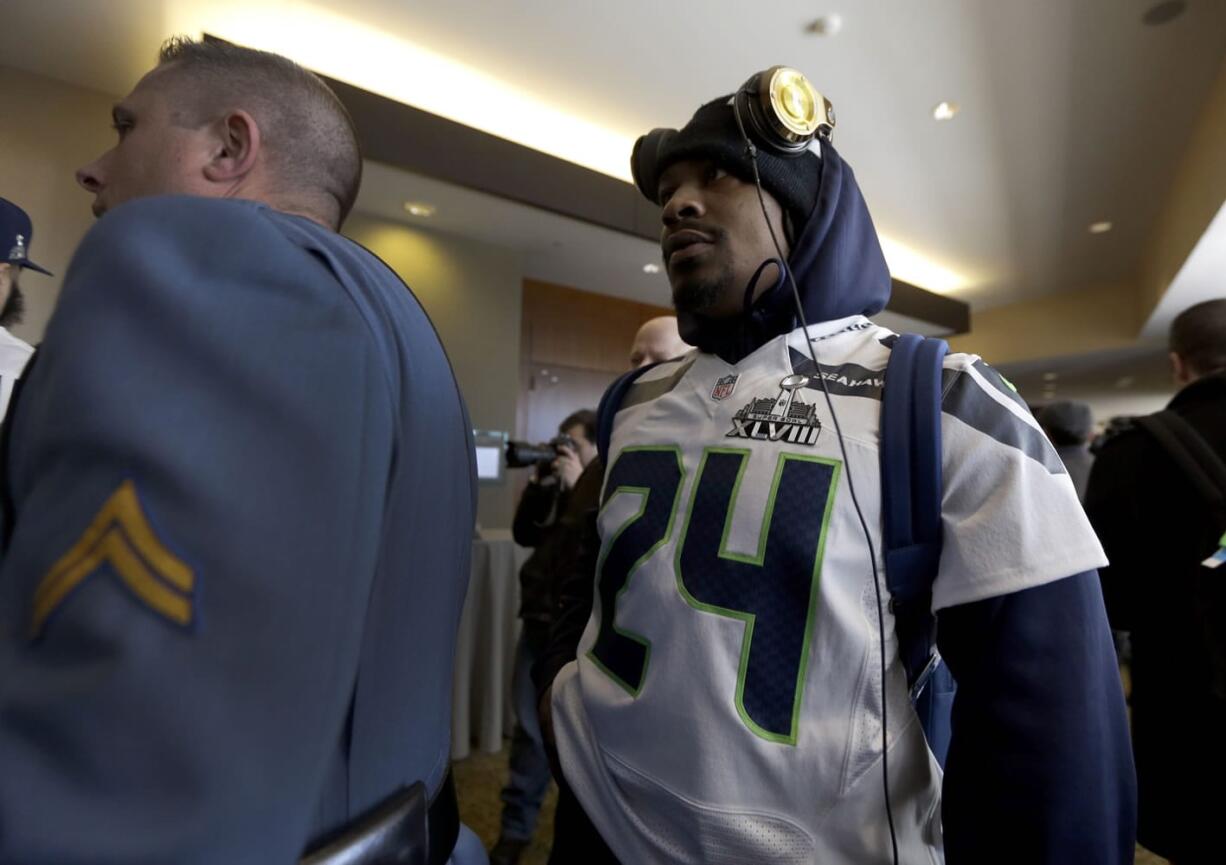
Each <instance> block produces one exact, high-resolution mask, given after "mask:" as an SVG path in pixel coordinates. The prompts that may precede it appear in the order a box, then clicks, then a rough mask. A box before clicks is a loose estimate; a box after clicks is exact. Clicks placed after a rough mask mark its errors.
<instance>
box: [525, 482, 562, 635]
mask: <svg viewBox="0 0 1226 865" xmlns="http://www.w3.org/2000/svg"><path fill="white" fill-rule="evenodd" d="M569 498H570V493H569V492H566V491H563V490H562V489H561V487H560V486H559V485H558V484H557V483H555V482H547V483H537V482H536V481H532V482H531V483H529V484H528V486H526V487H524V493H523V495H522V496H521V497H520V499H519V506H518V507H517V508H516V509H515V520H514V522H512V524H511V535H512V536H513V537H514V538H515V543H517V544H519V545H520V546H521V547H528V548H530V549H531V550H532V555H530V556H529V557H528V559H527V561H525V562H524V564H523V567H521V568H520V569H519V617H520V618H521V619H523V620H524V624H525V626H526V627H527V628H528V630H529V631H534V630H537V629H538V628H540V629H548V627H549V621H550V619H551V618H552V607H553V604H552V601H551V592H552V586H553V581H554V574H555V573H556V562H555V560H556V559H557V553H558V550H557V547H558V541H559V540H560V539H559V538H558V532H557V519H556V517H557V514H558V513H559V512H560V511H561V509H562V508H564V507H565V506H566V502H567V500H568V499H569Z"/></svg>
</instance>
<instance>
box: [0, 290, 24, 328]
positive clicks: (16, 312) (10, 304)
mask: <svg viewBox="0 0 1226 865" xmlns="http://www.w3.org/2000/svg"><path fill="white" fill-rule="evenodd" d="M25 311H26V298H25V295H23V294H22V293H21V289H20V288H18V286H17V280H13V288H12V290H11V291H9V296H8V300H6V301H5V302H4V308H3V309H0V327H8V326H9V325H12V324H21V319H22V317H23V316H24V315H25Z"/></svg>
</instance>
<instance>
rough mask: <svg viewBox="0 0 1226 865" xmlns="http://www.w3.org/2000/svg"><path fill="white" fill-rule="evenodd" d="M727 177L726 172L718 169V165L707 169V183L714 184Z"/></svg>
mask: <svg viewBox="0 0 1226 865" xmlns="http://www.w3.org/2000/svg"><path fill="white" fill-rule="evenodd" d="M727 176H728V172H727V171H725V170H724V169H722V168H720V167H719V166H718V165H712V166H711V167H710V168H708V169H707V183H714V182H715V181H717V180H723V179H724V178H725V177H727Z"/></svg>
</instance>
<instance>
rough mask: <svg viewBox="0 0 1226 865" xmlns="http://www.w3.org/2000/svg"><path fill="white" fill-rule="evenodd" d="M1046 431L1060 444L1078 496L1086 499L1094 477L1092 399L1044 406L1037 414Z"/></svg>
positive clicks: (1066, 401) (1061, 458) (1059, 401)
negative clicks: (1092, 476)
mask: <svg viewBox="0 0 1226 865" xmlns="http://www.w3.org/2000/svg"><path fill="white" fill-rule="evenodd" d="M1035 419H1036V420H1038V422H1039V425H1040V426H1041V427H1043V432H1045V433H1047V438H1048V439H1050V440H1051V443H1052V444H1053V445H1055V447H1056V453H1057V454H1059V455H1060V460H1061V461H1062V462H1063V463H1064V467H1065V468H1066V469H1068V474H1069V478H1070V479H1071V480H1072V481H1073V487H1074V488H1075V489H1076V490H1077V498H1079V499H1081V500H1082V501H1085V497H1086V484H1087V483H1088V482H1089V480H1090V466H1092V465H1093V464H1094V455H1093V454H1091V453H1090V439H1091V437H1092V436H1093V435H1094V412H1093V411H1091V410H1090V405H1089V403H1084V402H1079V401H1077V400H1058V401H1056V402H1049V403H1047V404H1046V405H1044V406H1042V407H1041V408H1040V409H1039V411H1038V413H1037V414H1036V415H1035Z"/></svg>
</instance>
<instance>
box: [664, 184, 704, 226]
mask: <svg viewBox="0 0 1226 865" xmlns="http://www.w3.org/2000/svg"><path fill="white" fill-rule="evenodd" d="M706 212H707V208H706V205H705V204H704V203H703V200H702V196H701V195H700V194H699V193H698V189H697V188H696V187H693V186H689V185H686V186H682V187H681V188H679V189H678V190H677V191H676V192H674V193H673V195H672V197H671V198H669V199H668V203H667V204H666V205H664V211H663V213H662V214H661V219H663V220H664V224H665V225H674V224H676V223H677V222H679V221H681V220H682V219H700V218H701V217H702V216H703V214H705V213H706Z"/></svg>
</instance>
